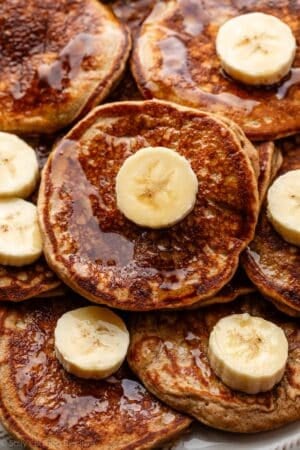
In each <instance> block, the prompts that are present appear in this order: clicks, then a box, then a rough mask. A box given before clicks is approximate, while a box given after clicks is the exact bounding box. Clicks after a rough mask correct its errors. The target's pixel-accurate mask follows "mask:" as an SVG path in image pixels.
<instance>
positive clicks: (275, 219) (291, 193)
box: [267, 170, 300, 246]
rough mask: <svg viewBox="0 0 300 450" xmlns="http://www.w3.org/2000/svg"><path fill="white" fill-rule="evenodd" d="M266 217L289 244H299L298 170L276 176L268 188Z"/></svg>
mask: <svg viewBox="0 0 300 450" xmlns="http://www.w3.org/2000/svg"><path fill="white" fill-rule="evenodd" d="M267 199H268V217H269V220H270V222H271V223H272V225H273V227H274V228H275V230H276V231H277V232H278V233H279V234H280V235H281V236H282V237H283V239H285V240H286V241H287V242H289V243H290V244H294V245H299V246H300V170H291V171H290V172H287V173H285V174H284V175H281V176H280V177H278V178H277V179H276V180H275V181H274V183H273V184H272V186H271V187H270V188H269V190H268V195H267Z"/></svg>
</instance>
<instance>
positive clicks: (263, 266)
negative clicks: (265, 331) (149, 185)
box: [0, 0, 300, 450]
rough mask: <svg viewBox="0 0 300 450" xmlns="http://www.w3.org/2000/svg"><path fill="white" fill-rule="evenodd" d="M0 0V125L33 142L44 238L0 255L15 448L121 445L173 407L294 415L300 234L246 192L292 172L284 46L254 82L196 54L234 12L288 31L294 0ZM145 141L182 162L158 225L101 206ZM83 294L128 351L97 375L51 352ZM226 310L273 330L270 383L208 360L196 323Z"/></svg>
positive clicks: (247, 428)
mask: <svg viewBox="0 0 300 450" xmlns="http://www.w3.org/2000/svg"><path fill="white" fill-rule="evenodd" d="M104 3H105V4H104ZM0 11H1V25H2V26H1V32H0V49H1V50H0V51H1V56H2V57H1V62H0V65H1V69H0V105H1V110H0V130H2V131H9V132H13V133H16V134H18V135H20V136H22V137H23V138H24V139H25V140H26V141H27V142H29V143H30V144H31V145H32V146H33V148H34V149H35V150H36V152H37V154H38V157H39V161H40V166H41V168H43V170H42V176H41V185H40V187H39V190H38V192H36V193H35V194H34V196H33V201H36V202H37V204H38V212H39V221H40V226H41V231H42V235H43V239H44V256H43V258H41V259H40V260H39V261H38V262H36V263H35V264H31V265H28V266H24V267H22V268H13V267H8V266H0V301H1V302H2V303H1V308H0V333H1V339H0V361H1V364H0V418H1V421H2V422H3V424H4V425H5V427H6V428H7V429H8V430H9V432H10V433H12V434H13V435H14V436H16V437H17V438H18V439H20V440H22V441H23V442H24V443H25V444H26V445H27V446H29V447H30V448H32V449H49V450H50V449H53V450H54V449H61V450H63V449H67V448H71V447H72V448H76V449H77V448H78V449H81V448H87V449H98V450H99V449H115V450H121V449H124V450H125V449H128V450H129V449H147V448H153V447H157V446H159V445H161V444H162V443H164V442H166V441H169V440H170V439H174V437H176V436H177V435H178V434H179V433H181V432H182V431H183V430H185V429H186V428H188V427H189V425H190V423H191V420H192V419H191V418H192V417H193V418H195V419H197V420H199V421H201V422H203V423H205V424H208V425H210V426H213V427H215V428H218V429H223V430H228V431H234V432H257V431H262V430H271V429H274V428H277V427H280V426H282V425H284V424H286V423H288V422H291V421H295V420H299V419H300V323H299V319H298V318H299V317H300V249H299V247H296V246H294V245H292V244H288V243H287V242H286V241H285V240H284V239H283V238H282V237H281V236H280V235H279V234H278V233H277V232H276V231H275V230H274V228H273V227H272V225H271V223H270V222H269V220H268V218H267V214H266V203H265V197H266V193H267V191H268V187H269V186H270V184H271V183H272V182H273V180H274V179H275V178H276V177H278V176H279V175H281V174H283V173H285V172H287V171H289V170H292V169H300V138H299V136H297V133H300V51H297V54H296V58H295V60H294V65H293V68H292V71H291V73H290V74H289V76H288V77H287V78H285V79H284V80H283V81H282V82H281V83H279V84H278V85H277V86H276V87H274V86H273V87H271V88H262V87H245V86H243V85H241V84H240V83H238V82H236V81H234V80H232V79H231V78H229V77H225V76H224V74H223V73H222V72H221V70H220V65H219V61H218V58H217V56H216V53H215V37H216V33H217V31H218V29H219V27H220V26H221V25H222V24H223V23H224V22H225V21H226V20H227V19H229V18H231V17H234V16H237V15H239V14H243V13H245V12H251V11H261V12H265V13H268V14H272V15H274V16H277V17H279V18H281V19H282V20H283V21H285V22H286V23H287V24H288V25H289V26H290V27H291V29H292V30H293V33H294V35H295V36H296V38H300V23H299V14H300V4H299V2H298V1H296V2H295V1H288V0H280V1H277V2H269V1H264V0H262V1H244V0H238V1H226V2H225V1H224V2H219V1H214V0H203V1H201V2H199V1H197V0H165V1H156V0H132V1H130V0H124V1H120V0H114V1H112V2H102V3H101V2H99V1H98V0H60V1H59V2H53V1H50V0H43V1H40V0H27V1H23V0H17V1H15V0H7V1H5V2H4V1H3V2H1V4H0ZM131 50H132V51H131ZM129 63H130V64H129ZM132 74H133V75H132ZM133 77H134V78H133ZM99 103H101V106H97V107H95V106H96V105H98V104H99ZM146 146H154V147H155V146H164V147H172V149H174V150H175V151H177V152H178V153H179V154H181V155H183V156H184V157H186V158H187V159H188V160H189V161H190V163H191V166H192V168H193V170H194V172H195V174H196V175H197V178H198V182H199V190H198V194H197V199H196V204H195V207H194V209H193V211H192V212H191V213H190V214H189V215H188V216H187V217H186V218H185V219H183V220H182V221H181V222H179V223H178V224H176V225H174V226H172V227H170V228H167V229H160V230H150V229H147V228H142V227H139V226H137V225H135V224H134V223H132V222H131V221H129V220H128V219H126V218H125V217H124V216H123V215H122V213H121V212H120V211H119V210H118V208H117V204H116V198H115V179H116V175H117V173H118V171H119V169H120V167H121V166H122V164H123V162H124V161H125V160H126V158H128V157H129V156H131V155H132V154H134V153H135V152H137V151H138V150H139V149H141V148H143V147H146ZM49 155H50V156H49ZM34 297H38V298H35V299H33V298H34ZM30 299H31V300H30ZM25 300H26V301H25ZM88 301H90V302H94V303H98V304H106V305H108V306H110V307H113V308H117V309H119V310H124V312H122V314H123V315H124V318H125V320H126V322H127V324H128V326H130V333H131V345H130V350H129V353H128V358H127V359H128V361H127V363H126V364H123V366H122V367H121V369H120V370H119V371H118V372H117V373H116V374H115V375H114V376H111V377H109V378H108V379H106V380H104V381H88V380H83V379H79V378H76V377H74V376H72V375H70V374H68V373H67V372H66V371H65V370H64V369H63V368H62V366H61V365H60V364H59V362H58V361H57V359H56V357H55V352H54V336H53V334H54V329H55V326H56V321H57V319H58V318H59V317H60V316H61V315H62V314H63V313H64V312H66V311H68V310H71V309H74V308H77V307H78V306H82V305H85V304H87V302H88ZM12 302H22V303H20V304H13V303H12ZM158 310H159V311H158ZM171 310H172V311H171ZM182 310H184V311H182ZM125 311H130V312H125ZM237 312H248V313H250V314H253V315H256V316H261V317H264V318H266V319H267V320H270V321H272V322H274V323H276V324H278V325H279V326H280V327H281V328H282V329H283V330H284V332H285V334H286V336H287V339H288V342H289V357H288V362H287V367H286V371H285V374H284V377H283V379H282V381H281V382H280V383H279V384H278V385H276V386H275V387H274V388H273V389H272V390H271V391H269V392H265V393H260V394H255V395H249V394H243V393H240V392H238V391H234V390H232V389H230V388H229V387H227V386H225V385H224V384H223V383H222V381H221V380H220V379H219V378H218V377H217V376H216V375H215V374H214V372H213V371H212V369H211V368H210V366H209V362H208V357H207V345H208V337H209V334H210V332H211V330H212V328H213V326H214V324H215V323H216V322H217V321H218V320H219V319H220V318H221V317H224V316H226V315H229V314H232V313H237ZM129 367H130V368H129Z"/></svg>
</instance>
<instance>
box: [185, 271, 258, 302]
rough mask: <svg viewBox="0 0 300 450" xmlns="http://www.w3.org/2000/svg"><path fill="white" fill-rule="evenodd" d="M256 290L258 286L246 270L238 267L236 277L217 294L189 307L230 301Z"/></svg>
mask: <svg viewBox="0 0 300 450" xmlns="http://www.w3.org/2000/svg"><path fill="white" fill-rule="evenodd" d="M255 291H256V287H255V286H254V285H253V284H252V283H251V281H250V280H249V278H248V277H247V276H246V274H245V272H244V270H243V269H242V268H241V267H238V270H237V271H236V273H235V274H234V277H233V278H232V279H231V280H230V281H229V283H227V284H226V285H225V286H224V287H223V288H222V289H221V290H220V291H219V292H218V293H217V294H215V295H214V296H213V297H211V298H208V299H206V300H202V301H199V302H198V303H194V304H193V305H192V306H189V307H188V309H196V308H200V307H204V306H208V305H214V304H215V303H229V302H232V301H233V300H235V299H236V298H238V297H241V296H242V295H246V294H251V293H252V292H255Z"/></svg>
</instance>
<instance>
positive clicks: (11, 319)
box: [0, 298, 191, 450]
mask: <svg viewBox="0 0 300 450" xmlns="http://www.w3.org/2000/svg"><path fill="white" fill-rule="evenodd" d="M78 306H82V301H78V300H75V299H73V300H71V299H70V298H68V299H67V298H59V299H56V300H50V299H49V301H47V302H43V303H40V302H37V301H35V302H27V303H26V304H22V305H19V307H18V308H12V307H7V308H4V307H1V308H0V317H1V322H0V329H1V343H0V361H1V363H0V377H1V385H0V418H1V421H2V422H3V424H4V426H5V427H6V428H7V429H8V431H9V432H10V433H12V434H13V435H14V436H16V437H17V438H18V439H20V440H21V441H22V442H23V443H24V444H26V445H27V446H29V447H30V448H31V449H39V450H40V449H43V450H57V449H59V450H65V449H70V448H74V449H83V448H85V449H89V450H108V449H111V450H121V449H122V450H125V449H126V450H133V449H135V450H138V449H148V448H152V447H155V446H157V445H158V444H160V443H161V442H163V441H165V440H168V439H170V438H173V437H174V436H175V435H177V434H178V433H179V432H180V431H181V430H183V429H185V428H186V427H187V426H188V425H189V424H190V422H191V420H190V419H189V418H187V417H185V416H183V415H181V414H179V413H176V412H174V411H173V410H171V409H170V408H169V407H168V406H165V405H162V404H161V403H160V402H159V401H158V400H156V399H155V398H154V397H153V396H152V395H151V394H149V393H148V392H147V391H146V389H145V388H144V387H143V386H142V385H141V384H140V383H139V382H138V381H137V380H136V378H135V377H134V376H133V375H132V373H131V372H130V370H129V369H128V368H127V366H126V365H123V367H122V368H121V369H120V370H119V371H118V372H117V373H116V374H114V375H113V376H111V377H110V378H108V379H106V380H101V381H93V380H84V379H80V378H77V377H75V376H72V375H69V374H68V373H67V372H65V370H64V369H63V367H62V366H61V365H60V363H59V362H58V360H57V359H56V357H55V352H54V328H55V326H56V322H57V319H58V318H59V317H60V316H61V315H62V314H63V313H65V312H66V311H68V310H70V309H74V308H77V307H78Z"/></svg>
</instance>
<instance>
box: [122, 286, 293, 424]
mask: <svg viewBox="0 0 300 450" xmlns="http://www.w3.org/2000/svg"><path fill="white" fill-rule="evenodd" d="M245 312H247V313H249V314H252V315H254V316H259V317H264V318H265V319H267V320H270V321H272V322H274V323H276V324H277V325H279V326H280V327H282V329H283V330H284V332H285V334H286V337H287V339H288V342H289V357H288V362H287V366H286V370H285V374H284V377H283V379H282V380H281V382H280V383H279V384H278V385H277V386H276V387H274V388H273V389H272V390H271V391H269V392H265V393H260V394H256V395H248V394H243V393H241V392H238V391H234V390H232V389H230V388H228V387H227V386H225V385H224V384H223V383H222V381H221V380H220V379H219V378H218V377H217V376H216V375H215V373H214V372H213V370H212V369H211V367H210V365H209V362H208V356H207V351H208V339H209V335H210V333H211V331H212V329H213V327H214V325H215V324H216V322H217V321H218V320H219V319H221V318H222V317H225V316H227V315H229V314H237V313H238V314H239V313H245ZM128 359H129V363H130V365H131V367H132V368H133V370H134V371H135V373H136V374H137V375H138V376H139V378H140V379H141V380H142V381H143V383H144V384H145V386H147V387H148V389H149V390H150V391H151V392H153V393H154V394H155V395H156V396H157V397H159V398H160V399H161V400H163V401H164V402H166V403H168V404H169V405H172V406H173V407H174V408H177V409H178V410H181V411H184V412H186V413H188V414H190V415H192V416H193V417H195V418H196V419H198V420H199V421H201V422H203V423H205V424H207V425H211V426H213V427H215V428H219V429H224V430H228V431H235V432H258V431H263V430H269V429H274V428H277V427H280V426H282V425H284V424H286V423H288V422H292V421H296V420H300V325H299V323H298V322H297V321H295V320H292V319H288V318H287V317H286V316H284V315H283V314H281V313H279V312H278V311H277V310H276V309H275V308H274V307H272V306H271V305H270V304H269V302H266V301H265V300H263V299H262V298H261V297H259V296H256V294H254V296H252V297H249V298H248V299H242V300H239V301H236V302H233V303H228V304H227V305H214V306H213V307H208V308H204V309H200V310H198V311H189V312H187V311H180V312H178V313H173V312H169V313H162V312H160V313H147V314H140V315H137V316H136V319H135V321H134V323H133V326H132V329H131V347H130V351H129V356H128Z"/></svg>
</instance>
